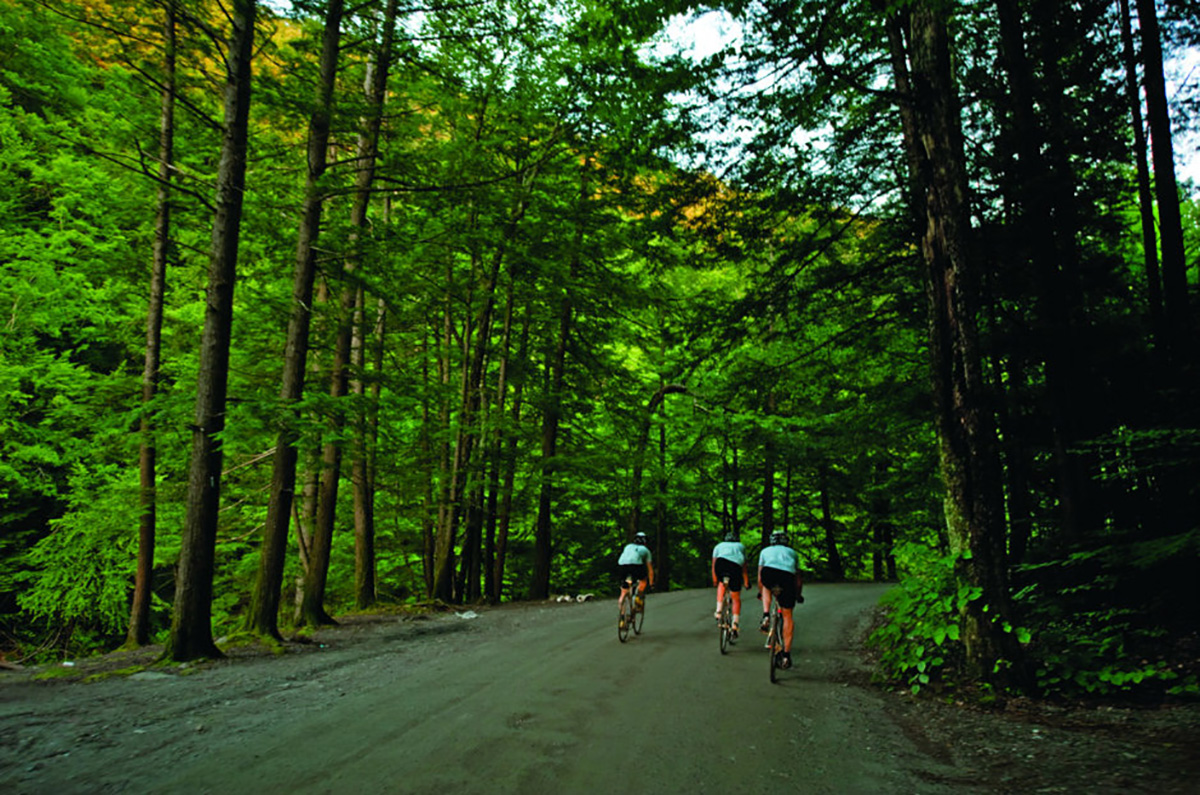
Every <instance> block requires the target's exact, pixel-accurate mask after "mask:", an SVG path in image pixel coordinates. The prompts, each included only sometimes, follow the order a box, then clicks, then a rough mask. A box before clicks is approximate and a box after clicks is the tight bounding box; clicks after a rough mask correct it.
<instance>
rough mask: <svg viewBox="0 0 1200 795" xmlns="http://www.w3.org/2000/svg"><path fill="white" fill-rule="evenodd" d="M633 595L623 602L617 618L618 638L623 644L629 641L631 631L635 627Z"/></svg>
mask: <svg viewBox="0 0 1200 795" xmlns="http://www.w3.org/2000/svg"><path fill="white" fill-rule="evenodd" d="M632 613H633V594H632V593H630V594H629V595H628V596H627V597H626V598H625V599H624V601H622V602H621V608H620V611H619V614H618V617H617V637H618V638H619V639H620V641H621V642H622V643H624V642H625V641H626V640H628V639H629V629H630V627H632V626H633V615H632Z"/></svg>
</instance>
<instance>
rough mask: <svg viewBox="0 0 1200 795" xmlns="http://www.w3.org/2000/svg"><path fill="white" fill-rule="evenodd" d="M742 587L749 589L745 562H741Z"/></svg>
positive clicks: (747, 570) (748, 573)
mask: <svg viewBox="0 0 1200 795" xmlns="http://www.w3.org/2000/svg"><path fill="white" fill-rule="evenodd" d="M742 587H743V588H749V587H750V569H749V568H747V566H746V561H744V560H743V561H742Z"/></svg>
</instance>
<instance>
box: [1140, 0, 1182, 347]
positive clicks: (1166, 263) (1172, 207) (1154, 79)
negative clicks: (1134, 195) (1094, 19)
mask: <svg viewBox="0 0 1200 795" xmlns="http://www.w3.org/2000/svg"><path fill="white" fill-rule="evenodd" d="M1137 9H1138V25H1139V27H1140V28H1141V32H1142V65H1143V66H1144V68H1145V76H1144V78H1143V82H1144V84H1145V88H1146V110H1147V116H1148V121H1149V122H1150V152H1151V157H1152V158H1153V161H1154V195H1155V197H1156V198H1157V199H1158V229H1159V245H1160V246H1161V249H1162V280H1163V302H1164V306H1165V308H1166V314H1167V328H1168V333H1169V334H1170V335H1171V342H1170V344H1169V345H1168V349H1169V351H1170V352H1171V354H1172V355H1173V356H1175V357H1179V356H1181V355H1183V354H1184V353H1185V352H1187V351H1188V348H1189V347H1190V343H1191V340H1190V338H1189V336H1188V314H1189V311H1188V294H1187V263H1186V262H1185V261H1184V253H1183V224H1182V221H1181V219H1180V214H1179V186H1178V184H1177V183H1176V181H1175V151H1174V146H1173V144H1172V142H1171V116H1170V112H1169V110H1168V107H1167V85H1166V80H1165V79H1164V77H1163V57H1162V43H1161V39H1160V38H1159V32H1158V15H1157V13H1156V11H1155V4H1154V0H1137Z"/></svg>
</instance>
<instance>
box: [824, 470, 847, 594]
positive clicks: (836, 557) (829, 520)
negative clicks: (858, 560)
mask: <svg viewBox="0 0 1200 795" xmlns="http://www.w3.org/2000/svg"><path fill="white" fill-rule="evenodd" d="M817 482H818V488H820V490H821V529H822V530H823V531H824V534H825V559H826V560H827V561H828V564H827V565H828V566H829V572H828V576H829V578H830V579H831V580H833V581H834V582H841V581H842V580H845V579H846V569H845V566H843V565H842V555H841V553H840V552H839V551H838V545H837V528H836V526H835V525H834V520H833V507H832V506H833V503H832V500H831V499H830V497H829V464H827V463H826V462H824V461H822V462H821V463H820V464H818V465H817Z"/></svg>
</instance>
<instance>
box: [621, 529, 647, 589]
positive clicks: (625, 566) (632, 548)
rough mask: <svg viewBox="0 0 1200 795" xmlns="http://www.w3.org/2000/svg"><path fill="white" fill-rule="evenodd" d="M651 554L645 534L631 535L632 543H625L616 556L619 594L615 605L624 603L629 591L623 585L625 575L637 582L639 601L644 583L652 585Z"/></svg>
mask: <svg viewBox="0 0 1200 795" xmlns="http://www.w3.org/2000/svg"><path fill="white" fill-rule="evenodd" d="M652 559H653V556H652V555H651V554H650V548H649V547H648V546H646V534H645V533H640V532H639V533H637V534H636V535H634V537H633V543H630V544H626V545H625V548H624V549H623V550H621V557H619V558H617V579H618V580H619V581H620V583H621V596H620V597H619V598H618V599H617V606H618V607H620V605H622V604H624V603H625V595H626V594H628V593H629V589H627V588H626V587H625V576H626V575H631V576H632V577H633V578H634V579H635V580H637V582H638V592H637V600H638V603H639V607H640V603H641V600H642V599H643V598H644V595H645V593H646V584H647V582H649V584H650V585H654V564H653V563H652V562H651V560H652Z"/></svg>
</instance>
